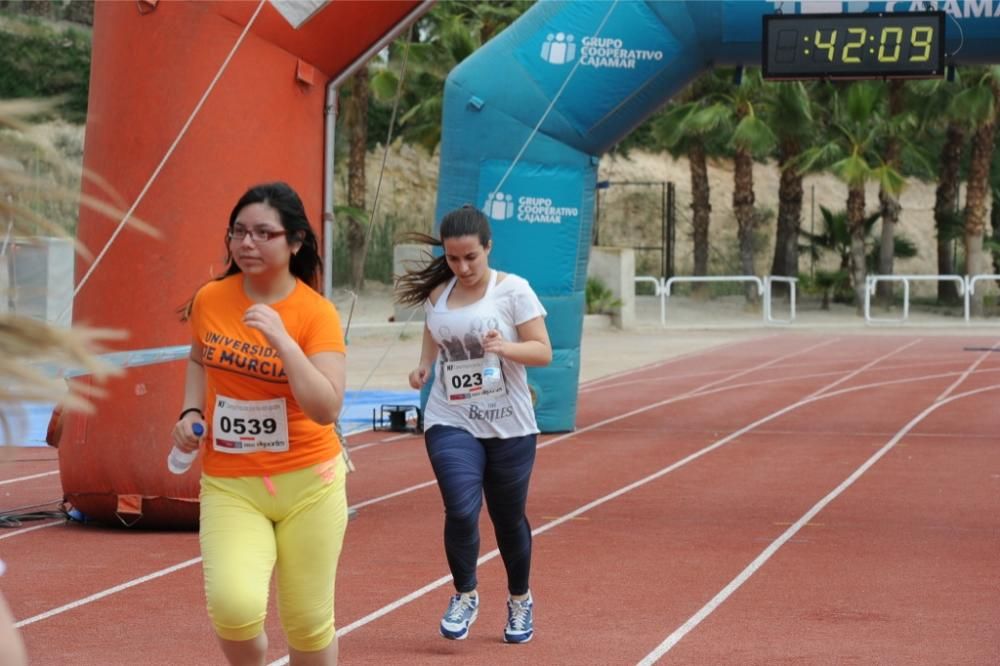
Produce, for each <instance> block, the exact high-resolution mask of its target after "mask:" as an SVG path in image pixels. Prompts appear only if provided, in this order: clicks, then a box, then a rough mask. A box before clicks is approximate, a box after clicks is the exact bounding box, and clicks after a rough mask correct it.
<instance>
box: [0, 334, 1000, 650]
mask: <svg viewBox="0 0 1000 666" xmlns="http://www.w3.org/2000/svg"><path fill="white" fill-rule="evenodd" d="M998 343H1000V338H987V337H983V336H981V335H980V336H978V337H972V336H968V337H959V336H950V337H933V336H928V337H917V336H910V335H899V336H883V335H880V336H856V335H848V336H845V337H842V338H837V337H832V336H818V335H806V334H782V335H774V336H769V337H764V338H758V339H756V340H754V341H749V342H741V343H736V344H728V345H725V346H721V347H716V348H713V349H710V350H708V351H704V352H700V353H698V354H695V355H689V356H685V357H679V358H675V359H671V360H669V361H664V362H662V363H658V364H654V365H650V366H647V367H645V368H641V369H639V370H636V371H631V372H626V373H621V374H619V375H615V376H610V377H605V378H603V379H601V380H598V381H595V382H591V383H588V384H585V385H583V386H581V389H580V411H579V417H578V428H577V430H576V431H575V432H573V433H568V434H561V435H546V436H543V437H542V438H541V440H540V450H539V454H538V459H537V463H536V467H535V473H534V477H533V479H532V488H531V495H530V498H529V516H530V518H531V521H532V526H533V527H534V529H535V534H536V536H535V558H534V565H533V578H532V588H533V591H534V594H535V598H536V637H535V640H534V641H532V642H531V643H529V644H527V645H521V646H512V645H504V644H502V642H501V630H502V627H503V622H504V619H505V610H504V602H503V600H504V596H505V590H504V581H503V568H502V564H501V562H500V561H499V558H498V557H497V553H496V552H495V550H494V542H493V539H492V532H491V528H490V526H489V521H488V518H486V517H485V511H484V512H483V514H484V523H483V544H482V558H481V565H480V593H481V594H482V604H483V605H482V607H481V612H480V616H479V620H478V622H477V623H476V624H475V625H474V627H473V630H472V634H471V636H470V638H469V639H468V640H466V641H463V642H449V641H445V640H444V639H442V638H440V637H439V636H438V635H437V628H436V625H437V621H438V619H439V617H440V614H441V612H442V611H443V610H444V607H445V604H446V598H447V596H448V595H449V594H450V590H451V587H450V584H449V578H448V572H447V567H446V564H445V560H444V555H443V552H442V546H441V531H442V526H443V516H442V509H441V503H440V497H439V495H438V492H437V489H436V487H435V485H434V484H433V481H432V479H433V476H432V473H431V470H430V466H429V464H428V462H427V459H426V455H425V453H424V449H423V444H422V439H420V438H418V437H413V436H408V435H394V434H393V433H366V434H364V435H356V436H354V437H352V438H351V440H350V446H351V448H352V450H353V453H352V459H353V460H354V462H355V464H356V465H357V467H358V471H357V472H356V473H354V474H353V475H351V477H349V479H348V489H349V490H348V491H349V496H350V500H351V504H352V505H353V506H355V507H358V508H359V513H358V516H357V517H356V518H355V519H354V520H353V521H352V522H351V523H350V526H349V528H348V533H347V540H346V544H345V547H344V556H343V559H342V560H341V565H340V570H339V577H338V589H337V625H338V627H339V634H340V652H341V663H343V664H351V665H353V664H448V663H454V664H461V665H462V666H466V665H470V664H490V665H494V664H544V665H549V664H567V665H569V664H574V665H575V664H630V665H631V664H653V663H659V664H698V665H702V664H741V665H742V664H997V663H1000V623H998V622H997V617H998V615H1000V576H998V574H997V571H998V564H1000V562H998V553H1000V529H998V525H1000V441H998V435H997V430H998V429H997V417H996V413H997V411H996V407H995V405H996V404H997V401H998V400H1000V354H998V353H991V352H983V351H966V350H963V348H964V347H992V346H994V345H996V344H998ZM15 457H16V459H15V460H10V459H8V460H7V461H5V462H4V463H3V465H2V467H0V510H5V511H6V510H10V509H12V508H14V507H20V506H25V505H30V504H36V503H39V502H44V501H47V500H52V499H55V498H58V497H59V496H60V494H61V489H60V485H59V479H58V474H57V468H58V466H57V463H56V460H55V458H56V456H55V452H54V451H52V450H45V449H41V450H40V449H18V450H17V451H16V453H15ZM0 558H2V559H3V560H5V561H6V563H7V565H8V572H7V574H6V575H5V576H3V577H2V578H0V583H2V586H3V592H4V594H5V595H6V597H7V600H8V603H9V604H10V605H11V608H12V610H13V613H14V615H15V617H16V618H17V619H18V622H19V625H20V627H21V632H22V635H23V637H24V639H25V641H26V643H27V646H28V650H29V654H30V655H31V663H32V664H34V665H36V666H45V665H49V664H59V665H63V664H73V665H79V666H85V665H90V664H94V665H96V664H100V665H101V666H113V665H118V664H122V665H126V664H127V665H129V666H134V665H136V664H143V665H150V666H153V665H159V664H164V665H166V664H191V665H198V666H200V665H203V664H204V665H206V666H207V665H213V664H221V663H223V662H222V660H221V656H220V653H219V651H218V649H217V647H216V646H215V643H214V639H213V636H212V632H211V629H210V627H209V623H208V620H207V617H206V615H205V611H204V602H203V594H202V588H201V569H200V560H199V559H198V543H197V537H196V535H195V534H191V533H164V532H143V531H125V530H118V529H104V528H99V527H94V526H91V525H86V526H81V525H75V524H74V525H67V524H62V523H59V522H52V521H50V522H38V523H28V524H26V526H25V527H24V528H17V529H8V530H3V531H0ZM268 631H269V635H270V638H271V648H270V653H269V661H270V663H271V664H282V663H286V659H285V656H284V655H286V654H287V653H286V650H285V643H284V640H283V638H282V636H281V632H280V629H279V626H278V623H277V617H276V611H275V610H274V608H273V603H272V611H271V616H270V619H269V623H268Z"/></svg>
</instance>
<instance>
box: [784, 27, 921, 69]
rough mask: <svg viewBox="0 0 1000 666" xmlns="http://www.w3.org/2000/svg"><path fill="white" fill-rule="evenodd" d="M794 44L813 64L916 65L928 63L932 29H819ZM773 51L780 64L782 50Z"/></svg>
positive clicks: (787, 55)
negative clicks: (796, 44)
mask: <svg viewBox="0 0 1000 666" xmlns="http://www.w3.org/2000/svg"><path fill="white" fill-rule="evenodd" d="M781 37H785V36H784V35H781ZM781 37H779V39H778V43H779V44H782V43H784V44H788V42H789V41H790V40H788V39H787V38H785V39H782V38H781ZM797 41H798V48H799V49H800V50H801V53H802V55H804V56H806V57H808V58H809V59H810V60H812V61H813V62H815V63H843V64H852V63H861V62H866V61H867V62H879V63H885V64H899V63H913V64H916V63H926V62H929V61H930V60H931V57H932V47H933V45H934V28H933V27H931V26H926V25H923V26H913V27H911V28H909V29H906V28H903V27H900V26H883V27H882V28H880V29H879V30H878V31H877V32H874V31H872V32H869V30H868V29H867V28H862V27H855V28H846V29H837V28H819V29H817V30H814V31H813V32H812V34H805V35H802V36H801V38H800V39H799V40H797ZM777 50H778V52H777V53H775V59H776V60H777V61H778V62H781V61H782V60H784V58H782V57H781V56H782V54H781V50H782V47H780V46H779V47H778V49H777ZM789 56H791V58H790V59H794V53H788V54H786V56H785V57H786V58H787V57H789ZM786 62H787V61H786Z"/></svg>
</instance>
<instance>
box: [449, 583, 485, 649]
mask: <svg viewBox="0 0 1000 666" xmlns="http://www.w3.org/2000/svg"><path fill="white" fill-rule="evenodd" d="M477 617H479V595H478V594H469V593H468V592H464V593H462V594H456V595H455V596H453V597H452V598H451V600H450V601H449V602H448V610H446V611H445V612H444V617H442V618H441V635H442V636H444V637H445V638H448V639H451V640H453V641H461V640H465V638H466V637H468V635H469V627H471V626H472V623H473V622H475V621H476V618H477Z"/></svg>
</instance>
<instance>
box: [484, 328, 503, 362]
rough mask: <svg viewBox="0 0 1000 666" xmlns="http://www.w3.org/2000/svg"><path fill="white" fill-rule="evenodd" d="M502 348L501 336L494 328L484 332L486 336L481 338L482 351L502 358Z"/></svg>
mask: <svg viewBox="0 0 1000 666" xmlns="http://www.w3.org/2000/svg"><path fill="white" fill-rule="evenodd" d="M503 348H504V339H503V334H502V333H501V332H500V331H498V330H497V329H495V328H492V329H490V330H488V331H486V335H484V336H483V351H486V352H493V353H494V354H496V355H498V356H503Z"/></svg>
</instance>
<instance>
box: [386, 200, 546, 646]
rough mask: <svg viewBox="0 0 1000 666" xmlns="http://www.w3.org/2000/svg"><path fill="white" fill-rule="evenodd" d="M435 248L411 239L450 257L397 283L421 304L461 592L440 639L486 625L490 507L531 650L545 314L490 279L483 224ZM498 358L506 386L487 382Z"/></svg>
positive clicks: (437, 467) (466, 216) (527, 297)
mask: <svg viewBox="0 0 1000 666" xmlns="http://www.w3.org/2000/svg"><path fill="white" fill-rule="evenodd" d="M440 236H441V238H440V240H438V239H436V238H433V237H431V236H427V235H424V234H410V235H409V236H408V237H409V238H410V239H412V240H417V241H420V242H423V243H427V244H429V245H435V246H439V247H443V249H444V254H443V256H440V257H437V258H435V259H434V260H432V261H431V262H430V263H429V264H428V265H427V266H426V267H425V268H423V269H422V270H418V271H410V272H408V273H407V274H406V275H404V276H402V277H400V278H399V280H398V282H397V300H398V301H399V302H400V303H403V304H410V305H419V304H423V307H424V311H425V314H426V325H425V327H424V342H423V348H422V351H421V354H420V364H419V365H418V366H417V368H416V369H415V370H413V371H412V372H411V373H410V386H412V387H413V388H417V389H419V388H423V386H424V385H425V384H426V383H427V382H428V381H431V378H432V377H433V383H432V384H431V385H430V392H429V395H428V399H427V406H426V409H425V411H424V432H425V434H424V438H425V442H426V445H427V453H428V455H429V456H430V461H431V466H432V467H433V468H434V474H435V476H436V477H437V481H438V487H439V488H440V490H441V497H442V499H443V500H444V506H445V529H444V544H445V553H446V555H447V558H448V566H449V568H450V569H451V573H452V576H453V577H454V579H455V580H454V582H455V590H456V594H455V595H454V596H452V597H451V600H450V601H449V604H448V609H447V610H446V611H445V614H444V617H443V618H442V619H441V625H440V630H441V635H442V636H444V637H445V638H449V639H453V640H462V639H464V638H466V637H467V636H468V635H469V627H470V626H471V625H472V623H473V622H474V621H475V620H476V617H477V615H478V614H479V595H478V593H477V591H476V585H477V580H476V560H477V559H478V558H479V513H480V510H481V509H482V503H483V496H484V495H485V497H486V506H487V509H488V510H489V514H490V518H491V519H492V521H493V527H494V531H495V533H496V537H497V545H498V546H499V548H500V555H501V557H502V558H503V562H504V566H505V567H506V569H507V589H508V592H509V593H510V596H509V597H508V599H507V625H506V627H505V629H504V640H505V641H506V642H508V643H526V642H527V641H529V640H531V638H532V636H533V635H534V625H533V600H532V597H531V590H530V588H529V586H528V576H529V573H530V569H531V526H530V525H529V524H528V519H527V516H526V515H525V507H526V504H527V496H528V482H529V480H530V478H531V469H532V466H533V465H534V462H535V446H536V439H537V435H538V425H537V424H536V423H535V413H534V409H533V408H532V404H531V392H530V390H529V389H528V382H527V372H526V370H525V366H544V365H548V364H549V363H550V362H551V361H552V345H551V343H550V342H549V334H548V331H547V330H546V329H545V319H544V318H545V314H546V313H545V308H543V307H542V304H541V302H540V301H539V300H538V297H537V296H536V295H535V292H534V291H532V289H531V287H530V286H529V285H528V282H527V281H526V280H524V279H523V278H521V277H518V276H517V275H513V274H509V273H500V272H498V271H495V270H492V269H491V268H490V266H489V261H488V259H489V254H490V249H491V248H492V246H493V244H492V234H491V232H490V226H489V222H488V220H487V219H486V216H485V215H483V213H482V212H480V211H479V210H477V209H475V208H473V207H471V206H463V207H462V208H459V209H457V210H454V211H452V212H450V213H448V214H447V215H445V216H444V218H443V219H442V220H441V227H440ZM497 357H498V358H499V368H500V372H499V376H497V374H496V371H495V370H493V371H492V372H491V366H494V365H495V359H496V358H497ZM491 358H492V359H493V360H494V363H490V360H491ZM484 370H485V372H484Z"/></svg>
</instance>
